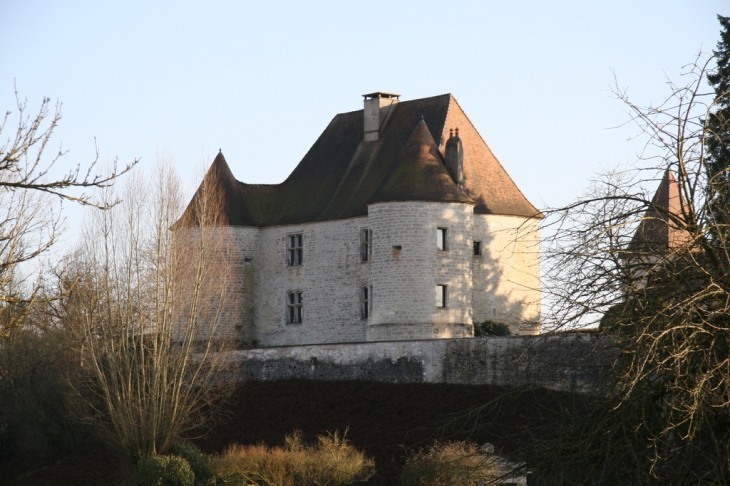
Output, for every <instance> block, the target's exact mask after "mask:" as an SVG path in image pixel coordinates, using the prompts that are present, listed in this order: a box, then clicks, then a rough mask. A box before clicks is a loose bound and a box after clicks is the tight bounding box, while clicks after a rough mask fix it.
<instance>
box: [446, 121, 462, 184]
mask: <svg viewBox="0 0 730 486" xmlns="http://www.w3.org/2000/svg"><path fill="white" fill-rule="evenodd" d="M444 159H445V162H446V167H448V168H449V172H451V176H452V177H453V178H454V182H456V184H457V185H458V186H459V187H463V184H464V147H463V146H462V145H461V139H460V138H459V129H458V128H457V129H456V135H454V130H453V129H452V128H450V129H449V139H448V140H447V141H446V156H445V157H444Z"/></svg>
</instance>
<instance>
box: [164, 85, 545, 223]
mask: <svg viewBox="0 0 730 486" xmlns="http://www.w3.org/2000/svg"><path fill="white" fill-rule="evenodd" d="M421 118H423V120H425V124H422V125H419V121H420V120H421ZM456 127H458V128H460V138H461V140H462V143H463V146H464V182H463V187H462V188H459V187H458V186H456V184H454V182H453V179H451V178H450V177H451V176H450V175H449V173H448V171H447V170H446V168H445V166H444V165H443V155H444V149H445V146H446V141H447V139H448V130H449V128H456ZM414 130H415V131H414ZM426 132H428V134H429V136H430V141H428V140H427V137H425V134H426ZM409 140H410V143H409ZM439 164H440V165H439ZM419 171H420V172H419ZM231 178H232V175H230V169H229V168H228V165H227V164H226V161H225V159H224V157H223V155H222V154H218V156H217V157H216V159H215V161H214V162H213V165H212V166H211V168H210V170H209V171H208V174H207V175H206V177H205V179H204V182H203V184H211V185H214V184H215V183H216V182H220V183H221V184H222V185H223V186H224V188H223V190H222V192H223V193H224V195H225V196H224V197H225V203H224V204H222V205H221V206H222V207H223V211H222V214H221V217H220V218H219V219H220V220H221V221H225V223H222V224H228V225H237V226H272V225H278V224H296V223H304V222H309V221H323V220H331V219H340V218H348V217H354V216H364V215H366V214H367V204H368V203H371V202H376V201H385V200H427V201H434V200H436V201H461V202H473V203H475V204H476V206H475V209H474V210H475V212H477V213H489V214H503V215H514V216H524V217H542V214H540V213H539V212H538V211H537V209H536V208H535V207H534V206H533V205H532V204H530V202H529V201H527V199H526V198H525V197H524V196H523V195H522V193H521V192H520V191H519V189H517V186H516V185H515V184H514V182H513V181H512V179H510V177H509V175H507V172H506V171H505V170H504V168H502V166H501V165H500V163H499V162H498V161H497V159H496V158H495V157H494V155H493V154H492V152H491V151H490V150H489V147H488V146H487V144H486V143H485V142H484V140H482V138H481V136H480V135H479V133H478V132H477V131H476V129H475V128H474V126H473V125H472V123H471V122H470V121H469V119H468V118H467V117H466V114H465V113H464V112H463V110H462V109H461V107H460V106H459V105H458V103H457V102H456V100H455V99H454V97H453V96H451V95H450V94H446V95H441V96H435V97H432V98H424V99H419V100H412V101H403V102H400V103H398V104H396V105H395V109H394V110H393V112H392V114H391V116H390V117H389V118H388V119H387V121H386V123H385V125H384V126H383V128H382V129H381V134H380V138H379V140H378V141H375V142H364V141H363V111H362V110H359V111H354V112H350V113H341V114H339V115H337V116H335V117H334V118H333V119H332V121H331V122H330V124H329V125H328V126H327V128H326V129H325V130H324V132H323V133H322V135H320V137H319V139H317V141H316V142H315V143H314V145H313V146H312V148H311V149H310V150H309V152H307V154H306V155H305V156H304V158H303V159H302V161H301V162H300V163H299V165H298V166H297V167H296V169H294V171H293V172H292V173H291V175H289V177H288V178H287V179H286V180H285V181H284V182H282V183H281V184H275V185H262V184H245V183H242V182H237V181H236V182H235V184H234V183H233V182H232V179H231ZM201 187H202V186H201ZM200 191H201V190H200V189H199V190H198V192H197V193H196V195H195V196H194V197H193V200H192V201H191V203H190V205H189V206H188V208H187V209H186V211H185V214H184V215H183V217H182V218H181V220H180V221H179V222H178V223H177V225H178V226H179V225H185V226H187V225H190V224H196V222H197V221H198V218H197V217H196V216H195V211H196V210H195V207H196V198H199V197H200V194H201V192H200Z"/></svg>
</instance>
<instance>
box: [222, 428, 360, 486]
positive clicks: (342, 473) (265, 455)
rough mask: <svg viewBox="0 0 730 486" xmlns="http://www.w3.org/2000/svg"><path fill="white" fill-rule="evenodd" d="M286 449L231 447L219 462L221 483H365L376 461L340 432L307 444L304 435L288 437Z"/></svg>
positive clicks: (328, 485) (324, 485)
mask: <svg viewBox="0 0 730 486" xmlns="http://www.w3.org/2000/svg"><path fill="white" fill-rule="evenodd" d="M285 442H286V447H267V446H265V445H252V446H240V445H234V446H231V447H230V448H229V449H228V450H226V452H225V453H224V454H223V455H222V456H221V457H220V458H218V460H217V461H216V466H215V469H216V473H217V474H216V478H217V479H218V480H219V481H222V484H241V485H249V484H254V485H262V486H264V485H265V486H308V485H319V486H337V485H345V484H352V483H354V482H358V481H365V480H366V479H367V478H369V477H370V476H371V475H372V474H373V471H374V462H373V460H372V459H369V458H367V457H366V456H365V455H364V454H363V453H362V452H360V451H358V450H357V449H355V448H354V447H353V446H352V445H351V444H350V443H349V442H348V441H347V440H346V439H345V434H342V435H340V434H339V433H338V432H334V433H332V434H327V435H321V436H318V437H317V444H316V445H314V446H308V445H305V444H304V443H303V442H302V439H301V433H298V432H295V433H293V434H292V435H290V436H287V437H286V440H285Z"/></svg>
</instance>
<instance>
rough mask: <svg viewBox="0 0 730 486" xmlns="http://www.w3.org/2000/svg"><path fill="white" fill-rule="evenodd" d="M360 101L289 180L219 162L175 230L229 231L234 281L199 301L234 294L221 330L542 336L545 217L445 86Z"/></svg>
mask: <svg viewBox="0 0 730 486" xmlns="http://www.w3.org/2000/svg"><path fill="white" fill-rule="evenodd" d="M364 98H365V100H364V109H363V110H359V111H355V112H350V113H341V114H339V115H336V116H335V117H334V119H333V120H332V121H331V122H330V124H329V125H328V126H327V128H325V130H324V132H323V133H322V135H321V136H320V137H319V139H318V140H317V141H316V142H315V143H314V145H313V146H312V148H311V149H310V150H309V152H308V153H307V154H306V155H305V156H304V158H303V159H302V161H301V162H300V163H299V165H298V166H297V167H296V169H295V170H294V171H293V172H292V174H291V175H290V176H289V177H288V178H287V179H286V180H285V181H284V182H282V183H280V184H274V185H264V184H246V183H243V182H239V181H237V180H236V179H235V178H234V176H233V174H232V173H231V170H230V168H229V166H228V164H227V163H226V160H225V158H224V157H223V154H222V153H219V154H218V156H217V157H216V158H215V160H214V161H213V164H212V165H211V167H210V169H209V171H208V172H207V174H206V176H205V178H204V180H203V183H202V184H201V187H200V188H199V189H198V191H197V192H196V194H195V196H193V200H192V201H191V203H190V205H189V206H188V208H187V209H186V211H185V213H184V214H183V216H182V218H181V219H180V221H178V223H177V224H176V225H175V227H174V230H175V233H176V237H178V240H180V241H189V238H190V237H194V236H195V235H196V234H199V232H200V227H201V225H202V226H214V227H215V228H211V230H212V231H215V232H216V234H218V235H219V236H221V238H222V240H224V241H225V247H224V249H223V250H221V252H220V262H222V263H223V264H224V265H225V267H226V269H228V271H230V272H231V278H230V279H229V284H226V288H225V289H224V292H223V293H211V295H209V296H207V297H206V298H207V302H208V304H210V306H211V307H212V308H214V309H215V308H216V305H219V306H221V307H222V306H225V309H218V311H219V312H218V315H219V316H220V319H221V321H220V324H219V327H218V330H217V332H218V333H220V334H221V336H223V337H225V338H228V339H236V340H239V341H241V342H242V343H245V345H248V346H251V345H253V346H261V347H268V346H281V345H302V344H319V343H343V342H364V341H387V340H411V339H435V338H452V337H469V336H473V323H474V322H480V321H483V320H486V319H491V320H494V321H499V322H504V323H507V324H509V326H510V328H511V330H512V331H513V333H520V334H536V333H538V332H539V315H540V273H539V221H540V219H541V218H542V217H543V216H542V214H540V212H539V211H538V210H537V209H536V208H535V207H534V206H533V205H532V204H530V202H529V201H527V199H526V198H525V197H524V195H523V194H522V193H521V192H520V190H519V189H518V188H517V186H516V185H515V184H514V182H513V181H512V180H511V179H510V177H509V175H507V172H506V171H505V170H504V168H503V167H502V166H501V164H500V163H499V162H498V161H497V159H496V158H495V157H494V155H493V154H492V152H491V151H490V149H489V147H488V146H487V144H486V143H485V142H484V140H483V139H482V137H481V136H480V135H479V133H478V132H477V130H476V128H475V127H474V126H473V125H472V123H471V122H470V121H469V119H468V118H467V116H466V114H465V113H464V111H463V110H462V109H461V107H460V106H459V104H458V103H457V101H456V100H455V99H454V97H453V96H452V95H450V94H446V95H441V96H435V97H432V98H425V99H418V100H412V101H400V95H396V94H391V93H382V92H378V93H371V94H368V95H365V96H364ZM203 187H212V188H214V189H215V190H216V191H217V193H218V194H219V204H217V205H216V209H215V213H216V214H215V216H216V217H215V219H214V221H215V223H205V222H204V221H203V218H201V215H200V214H198V213H199V210H198V209H197V208H198V207H199V205H196V201H198V202H199V200H200V199H201V198H202V197H203V196H202V191H203ZM183 237H186V238H188V240H186V239H185V238H183ZM223 302H225V304H223Z"/></svg>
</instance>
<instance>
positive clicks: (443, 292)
mask: <svg viewBox="0 0 730 486" xmlns="http://www.w3.org/2000/svg"><path fill="white" fill-rule="evenodd" d="M447 289H448V285H437V286H436V307H439V308H443V307H446V304H447V299H446V298H447V295H448V294H447Z"/></svg>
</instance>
